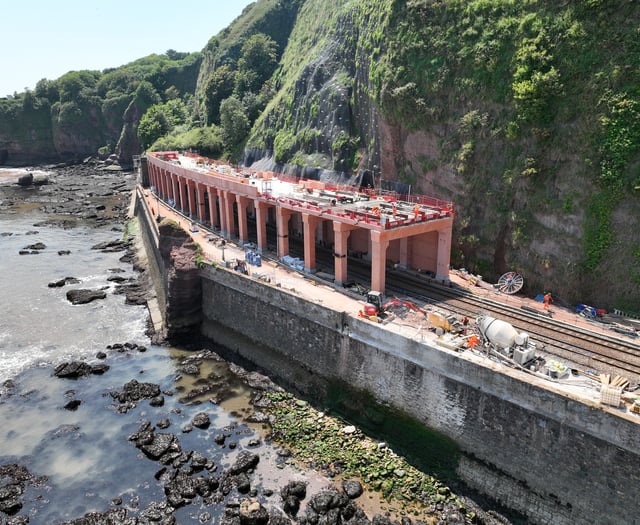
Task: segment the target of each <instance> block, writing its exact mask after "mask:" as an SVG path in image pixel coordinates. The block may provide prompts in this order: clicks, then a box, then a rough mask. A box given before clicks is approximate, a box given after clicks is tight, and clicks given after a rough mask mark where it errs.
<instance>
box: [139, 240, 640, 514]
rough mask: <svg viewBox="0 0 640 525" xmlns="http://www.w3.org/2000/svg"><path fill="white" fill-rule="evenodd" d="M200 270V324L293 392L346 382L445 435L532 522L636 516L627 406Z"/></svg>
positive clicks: (476, 483)
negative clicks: (580, 395)
mask: <svg viewBox="0 0 640 525" xmlns="http://www.w3.org/2000/svg"><path fill="white" fill-rule="evenodd" d="M143 231H144V230H143ZM149 244H150V245H151V244H152V243H149ZM200 277H201V280H202V303H201V304H202V324H201V328H200V329H201V333H202V334H204V335H205V336H207V337H208V338H209V339H211V340H213V341H215V342H216V343H219V344H221V345H224V346H225V347H226V348H228V349H230V350H231V351H233V352H235V353H237V354H238V355H239V356H242V357H243V358H245V359H248V360H250V361H252V362H254V363H256V364H257V365H258V366H260V367H262V368H264V369H266V370H268V371H270V372H271V373H272V374H273V375H274V376H277V377H278V378H279V379H280V380H282V381H285V382H286V383H287V384H289V385H292V386H295V387H296V388H298V389H300V390H302V391H303V392H306V393H308V394H314V395H316V396H321V395H322V394H323V393H324V392H326V390H327V388H328V385H330V384H336V383H340V384H344V385H349V386H350V387H351V388H353V389H355V390H359V391H364V392H368V393H370V394H371V395H372V396H373V397H374V398H375V399H376V400H377V401H378V402H379V403H381V404H385V405H388V406H390V407H393V408H395V409H397V410H399V411H402V412H404V413H406V414H408V415H410V416H411V417H413V418H415V419H416V420H417V421H419V422H421V423H422V424H424V425H425V426H427V427H429V428H432V429H434V430H437V431H439V432H441V433H442V434H444V435H445V436H448V437H449V438H451V439H452V440H454V441H455V442H456V443H457V444H458V446H459V447H460V450H461V455H460V457H459V458H458V460H457V461H458V466H457V471H458V474H459V475H460V477H461V478H462V479H463V480H464V481H465V482H466V483H467V484H468V485H469V486H471V487H474V488H477V489H478V490H479V491H480V492H483V493H486V494H488V495H490V496H491V497H493V498H494V499H496V500H497V501H499V502H501V503H503V504H504V505H505V506H506V507H509V508H511V509H515V510H518V511H520V512H522V513H523V514H525V515H527V516H528V519H529V521H530V522H531V523H545V524H546V523H553V524H567V525H568V524H572V525H573V524H575V523H581V524H605V523H612V524H613V523H637V522H639V521H638V520H640V518H639V517H638V516H637V505H638V501H640V493H639V490H640V433H639V432H638V429H639V427H638V424H637V423H636V422H635V421H633V420H632V419H631V418H626V417H624V415H618V414H614V413H612V412H610V411H607V410H603V409H602V408H601V407H599V406H597V405H595V404H593V405H589V404H585V403H582V402H580V401H577V400H575V399H572V398H570V397H567V396H565V395H561V394H558V393H555V392H553V391H550V390H547V389H545V388H542V387H541V386H538V385H535V384H532V383H531V382H527V381H522V380H521V379H520V378H518V377H517V376H515V377H514V376H512V375H509V374H507V373H501V372H498V371H496V370H494V369H491V368H489V367H487V366H485V365H483V364H482V363H476V362H472V361H469V360H466V359H463V358H461V357H460V356H458V355H457V354H455V353H453V352H450V351H448V350H445V349H441V348H438V347H435V346H434V347H430V346H427V345H425V344H423V343H421V342H419V341H416V340H414V339H411V338H410V337H403V336H402V335H398V334H397V333H393V332H389V331H387V330H385V329H384V328H382V327H379V326H377V325H375V324H373V323H370V322H368V321H365V320H361V319H358V318H355V317H352V316H349V315H346V314H345V313H343V312H338V311H334V310H331V309H329V308H327V307H324V306H322V305H319V304H313V303H310V302H307V301H305V300H303V299H302V298H300V297H299V296H297V295H296V294H295V293H293V292H290V291H287V290H283V289H281V288H279V287H277V286H274V285H272V284H267V283H263V282H259V281H256V280H253V279H251V278H248V277H246V276H244V275H241V274H239V273H237V272H233V271H229V270H227V269H224V268H214V267H207V268H205V269H203V270H201V271H200ZM511 374H513V372H511Z"/></svg>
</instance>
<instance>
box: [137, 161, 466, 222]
mask: <svg viewBox="0 0 640 525" xmlns="http://www.w3.org/2000/svg"><path fill="white" fill-rule="evenodd" d="M149 155H152V156H154V157H156V158H158V159H160V160H165V161H166V162H170V163H173V164H179V165H180V166H182V167H184V168H186V169H188V170H190V171H196V172H199V173H202V174H203V175H208V176H211V177H214V178H215V179H216V180H217V181H233V182H236V183H237V182H240V184H242V185H246V188H245V189H246V191H245V192H243V193H245V194H246V195H247V196H251V197H254V198H255V191H256V190H257V199H258V200H261V201H265V202H272V203H274V204H277V205H279V206H282V207H284V208H288V209H291V210H293V211H298V212H303V213H309V214H311V215H317V216H326V217H327V218H331V219H332V220H336V221H338V222H346V223H350V224H353V225H358V226H359V227H362V228H366V229H373V230H389V229H393V228H401V227H403V226H414V225H416V224H419V223H424V222H429V221H433V220H437V219H442V218H448V217H451V216H453V213H454V209H453V204H452V203H451V202H448V201H443V200H440V199H437V198H434V197H429V196H426V195H399V194H397V193H394V192H388V191H382V190H372V189H361V188H357V187H353V186H346V185H337V186H334V185H332V184H327V183H324V182H321V181H317V180H308V179H299V178H295V177H290V176H287V175H283V174H278V173H274V172H267V171H261V170H252V169H250V168H240V167H234V166H231V165H229V164H225V163H222V162H219V161H216V160H213V159H208V158H206V157H201V156H196V155H194V154H179V153H176V152H161V153H153V152H152V153H149ZM234 186H235V188H234V189H235V190H236V191H238V186H237V184H234ZM249 187H254V188H256V190H254V191H251V190H249ZM242 188H243V187H240V189H242Z"/></svg>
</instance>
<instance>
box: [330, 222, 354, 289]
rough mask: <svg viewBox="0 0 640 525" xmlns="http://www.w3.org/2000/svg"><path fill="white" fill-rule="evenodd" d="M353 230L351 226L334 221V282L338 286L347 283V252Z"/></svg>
mask: <svg viewBox="0 0 640 525" xmlns="http://www.w3.org/2000/svg"><path fill="white" fill-rule="evenodd" d="M351 230H352V228H351V227H349V225H347V224H344V223H342V222H336V221H333V242H334V247H333V257H334V282H335V283H336V284H337V285H338V286H342V285H343V284H344V283H346V282H347V250H348V240H349V235H350V234H351Z"/></svg>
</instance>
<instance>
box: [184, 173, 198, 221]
mask: <svg viewBox="0 0 640 525" xmlns="http://www.w3.org/2000/svg"><path fill="white" fill-rule="evenodd" d="M186 182H187V183H186V190H187V202H188V203H189V217H191V218H192V219H195V218H196V183H195V182H194V181H192V180H191V179H187V180H186Z"/></svg>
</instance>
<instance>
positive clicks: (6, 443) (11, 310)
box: [0, 188, 329, 525]
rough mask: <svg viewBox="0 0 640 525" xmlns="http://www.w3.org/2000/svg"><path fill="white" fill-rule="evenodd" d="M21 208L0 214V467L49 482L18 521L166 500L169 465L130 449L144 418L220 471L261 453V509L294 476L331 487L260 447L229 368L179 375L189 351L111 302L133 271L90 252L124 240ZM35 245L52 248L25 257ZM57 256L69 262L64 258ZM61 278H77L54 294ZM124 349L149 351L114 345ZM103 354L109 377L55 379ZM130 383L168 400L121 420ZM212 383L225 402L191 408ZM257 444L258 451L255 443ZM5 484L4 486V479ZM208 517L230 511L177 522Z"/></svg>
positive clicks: (197, 509) (180, 516) (112, 257)
mask: <svg viewBox="0 0 640 525" xmlns="http://www.w3.org/2000/svg"><path fill="white" fill-rule="evenodd" d="M12 191H15V190H14V189H13V188H12ZM0 194H1V188H0ZM21 208H22V209H21V212H20V213H13V210H12V211H11V212H7V211H6V210H0V276H2V277H1V278H0V298H1V302H0V423H1V424H0V466H1V465H7V464H12V463H17V464H19V465H22V466H25V467H27V468H28V470H29V472H30V473H31V474H32V475H34V476H42V477H43V482H42V484H41V485H37V486H33V485H29V484H27V486H26V489H25V493H24V494H23V496H22V498H21V500H22V502H23V504H24V507H23V508H22V509H21V511H20V512H19V515H26V516H28V517H29V523H31V524H48V525H50V524H55V523H61V522H63V521H66V520H71V519H76V518H79V517H82V516H83V515H85V514H86V513H87V512H92V511H95V512H104V511H106V510H108V509H109V508H112V507H113V505H114V503H113V500H114V498H119V499H121V501H122V503H121V506H122V507H125V508H127V509H129V511H130V513H133V514H135V513H137V512H139V511H141V510H143V509H145V508H146V507H147V506H148V505H149V504H150V503H151V502H153V501H162V500H164V499H165V495H164V492H163V488H162V483H161V482H160V481H158V480H157V479H156V478H155V477H154V475H155V474H156V473H157V472H158V470H159V469H160V468H161V467H162V465H161V464H159V463H157V462H155V461H151V460H149V459H147V458H146V457H145V456H144V455H143V454H142V453H141V452H140V451H139V450H138V449H136V447H135V446H134V444H133V443H131V442H130V441H128V437H129V436H130V435H131V434H132V433H134V432H136V431H137V430H138V428H139V426H140V424H141V422H142V421H145V420H149V421H150V422H151V423H153V424H156V423H157V422H158V421H160V420H161V419H163V418H167V419H169V420H170V422H171V425H170V426H169V428H168V429H167V430H163V432H171V433H174V434H176V435H177V436H178V438H179V440H180V443H181V447H182V450H185V451H189V450H198V451H199V452H201V453H203V454H204V455H206V456H207V457H208V458H210V459H211V460H213V461H214V463H215V464H216V465H217V466H219V469H218V470H219V471H222V470H223V469H224V468H225V467H228V466H229V465H231V464H232V463H233V461H234V459H235V456H236V455H237V454H238V453H239V451H241V450H244V449H248V448H250V449H252V450H254V451H256V452H258V453H259V454H260V457H261V461H260V464H259V465H258V468H257V469H256V472H255V474H254V476H253V481H252V487H254V488H255V489H256V490H257V493H258V497H259V498H260V499H262V500H264V502H265V503H269V502H270V504H271V505H276V506H277V505H278V504H279V501H278V498H277V496H272V497H271V499H270V500H269V501H267V500H268V499H269V498H268V497H267V496H264V495H262V496H261V494H262V493H263V491H264V489H270V490H272V491H274V493H275V494H278V492H279V488H280V487H281V486H283V485H284V484H286V482H287V481H289V480H291V479H295V478H300V479H302V477H304V479H305V480H307V481H308V482H309V483H310V487H309V488H310V490H311V489H313V490H314V491H315V490H317V489H319V488H320V487H322V486H326V485H328V483H329V482H328V480H326V479H325V478H323V477H322V476H319V475H316V474H313V473H309V472H306V473H304V474H303V473H301V472H299V471H298V470H297V469H295V468H294V467H292V466H290V465H285V464H283V460H282V458H280V457H279V456H278V454H277V449H276V448H275V447H271V446H269V445H267V444H265V443H264V436H262V435H261V433H260V432H259V431H260V427H259V426H256V425H253V426H250V425H248V424H245V423H244V422H243V416H244V415H245V414H246V413H247V411H248V408H247V407H248V397H249V394H250V390H249V388H248V387H247V386H245V385H244V384H243V383H241V382H240V381H239V380H238V379H237V378H236V377H235V376H234V375H232V374H230V373H229V370H228V365H227V364H226V363H224V362H217V361H214V360H211V361H204V362H202V363H201V364H200V373H199V374H198V375H196V376H191V375H187V374H181V373H180V370H179V362H180V360H181V359H182V358H184V357H186V356H189V355H191V354H190V353H188V352H186V351H184V350H182V349H177V348H166V347H159V346H154V345H151V344H150V340H149V337H148V336H147V335H146V333H145V330H146V326H147V321H148V312H147V309H146V307H142V306H131V305H126V304H125V296H124V295H115V294H113V293H112V292H113V290H114V286H115V285H114V284H113V283H111V282H109V281H108V280H107V278H108V277H109V276H111V275H114V271H115V270H117V272H118V273H117V274H118V275H121V276H124V277H134V272H133V270H132V267H131V264H130V263H123V262H120V260H119V259H120V257H122V255H123V252H117V253H101V252H100V251H97V250H92V249H91V247H92V246H93V245H95V244H97V243H100V242H104V241H112V240H117V239H121V238H122V235H123V234H122V231H121V229H120V230H119V231H113V230H112V229H111V228H110V227H109V228H104V229H96V228H85V227H78V228H73V229H63V228H59V227H56V226H50V225H42V221H43V220H44V219H46V216H45V215H42V214H40V213H38V211H37V210H35V211H26V210H27V209H28V207H21ZM36 242H42V243H44V244H45V245H46V248H45V249H44V250H41V251H39V252H38V253H37V254H29V255H20V254H19V251H20V250H22V249H24V248H25V247H27V246H29V245H32V244H34V243H36ZM59 250H70V251H71V254H69V255H59V254H58V251H59ZM64 277H75V278H78V279H79V280H80V281H81V282H80V283H79V284H74V285H65V286H63V287H59V288H50V287H49V286H48V283H50V282H52V281H56V280H58V279H62V278H64ZM102 287H106V289H107V298H106V299H104V300H98V301H94V302H92V303H89V304H86V305H77V306H74V305H71V303H70V302H68V301H67V299H66V292H67V290H69V289H71V288H91V289H95V288H102ZM127 342H129V343H133V344H135V345H141V346H142V347H144V348H145V349H146V351H144V352H138V351H136V350H133V351H129V352H117V351H115V350H109V349H107V345H111V344H114V343H127ZM101 351H104V352H106V353H107V355H108V357H107V359H106V360H105V362H106V364H108V365H109V366H110V369H109V370H108V371H107V372H106V373H105V374H104V375H94V376H90V377H86V378H80V379H77V380H69V379H59V378H56V377H54V376H53V369H54V366H55V365H56V364H58V363H61V362H64V361H70V360H86V361H88V362H91V363H92V364H95V363H97V362H98V360H97V359H96V357H95V356H96V354H97V353H98V352H101ZM132 379H136V380H137V381H139V382H151V383H157V384H159V385H160V386H161V388H162V390H163V391H165V392H167V393H168V394H169V395H165V404H164V406H162V407H151V406H150V405H149V402H148V401H146V400H143V401H141V402H139V403H138V404H137V406H136V407H135V408H134V409H133V410H130V411H129V412H128V413H126V414H122V413H119V412H118V411H117V410H116V408H115V406H114V400H113V399H112V397H111V396H110V395H109V392H113V391H115V390H121V389H122V387H123V385H124V384H125V383H127V382H129V381H130V380H132ZM205 379H206V380H208V381H211V380H213V381H215V382H216V383H221V384H223V385H224V387H223V391H224V396H221V399H222V402H221V403H220V404H218V403H217V401H218V399H217V397H220V396H218V394H215V393H214V394H203V395H201V396H199V397H196V398H194V399H191V400H190V401H189V402H188V403H187V402H185V401H184V400H183V399H182V397H183V394H184V393H185V392H188V391H189V390H191V389H192V388H196V387H197V386H198V385H201V384H202V382H203V381H204V380H205ZM8 380H10V381H8ZM229 396H230V397H229ZM74 399H75V400H80V402H81V403H80V406H79V407H78V408H77V409H76V410H67V409H65V408H63V407H64V406H65V405H66V404H67V403H68V402H69V401H71V400H74ZM198 412H206V413H207V414H208V415H209V417H210V419H211V426H210V427H209V428H208V429H206V430H202V429H197V428H194V429H193V430H192V431H190V432H183V429H185V428H186V427H188V426H189V425H190V421H191V419H192V418H193V416H194V415H195V414H196V413H198ZM220 432H224V433H225V434H227V435H228V438H227V440H226V442H225V445H224V446H222V447H221V446H220V445H217V444H216V443H215V442H214V440H213V436H214V435H216V434H218V433H220ZM251 440H259V443H260V444H259V445H257V446H255V445H251V446H250V445H249V442H250V441H251ZM230 443H231V445H229V444H230ZM1 478H2V477H1V476H0V486H2V485H4V484H5V483H6V482H7V480H6V479H1ZM205 511H206V512H207V513H209V514H211V515H212V517H213V519H215V518H216V516H220V515H222V513H223V512H224V504H221V505H219V506H218V507H217V508H216V507H215V506H214V507H213V508H212V507H207V508H206V509H204V508H203V507H202V505H201V504H199V503H196V504H193V505H189V506H187V507H184V508H182V509H179V510H178V511H176V512H175V516H176V519H177V521H178V522H179V523H189V522H192V521H194V522H199V521H198V520H199V517H200V515H201V514H202V513H203V512H205ZM0 516H3V514H2V513H0ZM4 517H5V518H6V516H4ZM1 521H2V520H1V519H0V522H1Z"/></svg>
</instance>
